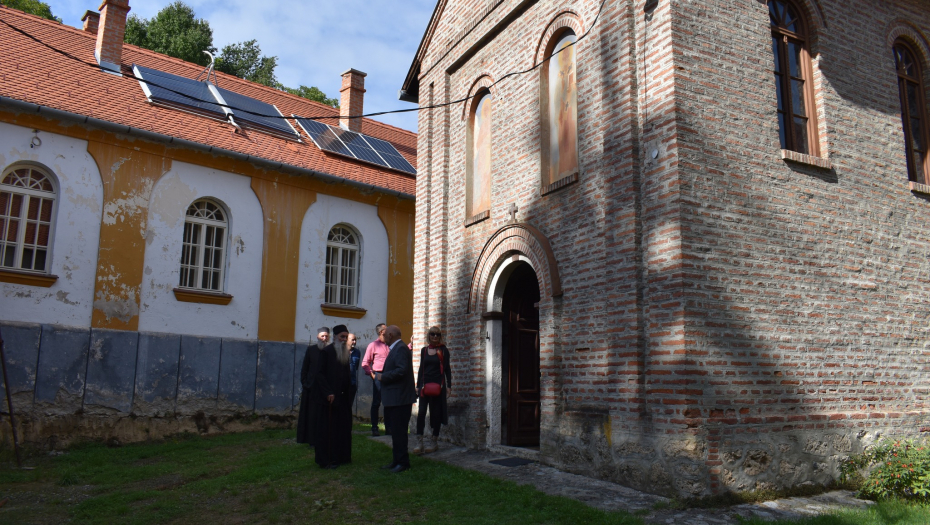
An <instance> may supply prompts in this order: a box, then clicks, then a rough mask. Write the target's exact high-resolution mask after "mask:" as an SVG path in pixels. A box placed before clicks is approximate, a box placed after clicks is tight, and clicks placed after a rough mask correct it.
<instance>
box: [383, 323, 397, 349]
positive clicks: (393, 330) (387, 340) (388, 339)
mask: <svg viewBox="0 0 930 525" xmlns="http://www.w3.org/2000/svg"><path fill="white" fill-rule="evenodd" d="M400 337H401V334H400V327H399V326H397V325H396V324H392V325H390V326H388V327H387V328H385V329H384V344H386V345H388V346H391V345H392V344H394V341H397V340H398V339H400Z"/></svg>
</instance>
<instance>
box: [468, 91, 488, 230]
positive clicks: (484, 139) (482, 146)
mask: <svg viewBox="0 0 930 525" xmlns="http://www.w3.org/2000/svg"><path fill="white" fill-rule="evenodd" d="M472 140H473V143H472V176H471V201H470V203H469V204H470V206H469V212H468V213H469V214H470V215H477V214H479V213H481V212H483V211H486V210H488V209H490V208H491V95H490V94H485V95H484V96H482V97H481V99H480V100H479V101H478V104H477V106H476V107H475V120H474V127H473V128H472Z"/></svg>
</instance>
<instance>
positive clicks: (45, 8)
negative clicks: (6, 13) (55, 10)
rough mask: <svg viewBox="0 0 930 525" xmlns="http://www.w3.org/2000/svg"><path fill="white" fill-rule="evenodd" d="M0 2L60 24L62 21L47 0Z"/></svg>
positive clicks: (10, 0)
mask: <svg viewBox="0 0 930 525" xmlns="http://www.w3.org/2000/svg"><path fill="white" fill-rule="evenodd" d="M0 4H3V5H5V6H7V7H12V8H13V9H19V10H20V11H22V12H24V13H29V14H30V15H36V16H41V17H42V18H46V19H48V20H54V21H55V22H58V23H59V24H60V23H61V19H60V18H58V17H57V16H55V15H53V14H52V8H51V7H50V6H49V5H48V4H46V3H45V2H40V1H39V0H2V1H0Z"/></svg>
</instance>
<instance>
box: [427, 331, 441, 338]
mask: <svg viewBox="0 0 930 525" xmlns="http://www.w3.org/2000/svg"><path fill="white" fill-rule="evenodd" d="M429 336H430V337H439V334H437V333H435V332H430V334H429Z"/></svg>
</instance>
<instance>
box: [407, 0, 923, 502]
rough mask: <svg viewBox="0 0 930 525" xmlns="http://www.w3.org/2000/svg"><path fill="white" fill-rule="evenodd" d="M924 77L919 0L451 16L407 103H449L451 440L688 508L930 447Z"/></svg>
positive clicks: (695, 2)
mask: <svg viewBox="0 0 930 525" xmlns="http://www.w3.org/2000/svg"><path fill="white" fill-rule="evenodd" d="M512 72H523V73H521V74H517V75H511V76H508V75H509V74H510V73H512ZM927 88H930V5H928V4H927V3H926V2H925V1H923V0H881V1H880V0H851V1H846V2H838V1H834V0H676V1H670V0H658V1H656V0H607V1H605V2H599V1H596V0H579V1H573V2H567V1H554V0H439V2H438V4H437V6H436V9H435V11H434V14H433V16H432V19H431V20H430V22H429V25H428V27H427V29H426V31H425V34H424V37H423V40H422V43H421V45H420V48H419V50H418V51H417V53H416V55H415V57H414V58H413V63H412V65H411V67H410V71H409V74H408V76H407V79H406V81H405V83H404V85H403V89H402V91H401V93H400V97H401V98H402V99H403V100H408V101H411V102H418V103H419V104H420V105H421V106H428V105H441V104H445V103H450V102H455V101H458V102H455V103H452V104H449V105H444V106H441V107H439V108H436V109H433V110H429V111H421V112H420V120H419V136H418V148H417V149H418V161H419V163H418V176H417V181H416V194H417V203H416V251H415V256H414V260H415V292H414V321H413V323H414V336H415V339H416V343H417V344H420V343H422V341H423V337H422V334H425V332H426V330H427V328H428V327H429V326H430V325H433V324H438V325H440V326H441V327H442V328H443V329H444V330H445V331H446V334H447V340H448V344H449V346H450V349H451V352H452V359H453V368H454V378H455V379H454V384H455V395H454V396H453V397H452V398H451V399H450V412H451V415H450V426H449V430H448V434H447V435H448V436H450V438H451V439H452V440H454V441H456V442H458V443H462V444H466V445H468V446H470V447H476V448H490V449H497V450H500V451H506V452H507V453H509V454H511V455H523V456H528V457H533V458H536V459H539V460H540V461H542V462H544V463H548V464H552V465H556V466H558V467H560V468H566V469H569V470H572V471H575V472H579V473H583V474H586V475H590V476H594V477H598V478H603V479H609V480H613V481H616V482H619V483H622V484H625V485H629V486H633V487H637V488H641V489H645V490H649V491H653V492H664V493H674V494H681V495H695V496H699V495H708V494H715V493H720V492H723V491H727V490H734V491H745V490H755V489H764V488H781V487H786V486H794V485H799V484H802V483H808V482H813V483H827V482H829V481H830V480H831V479H833V478H834V477H835V476H836V475H837V473H838V464H839V462H840V461H842V459H843V458H844V457H845V456H847V455H848V454H850V453H854V452H857V451H859V450H861V449H862V448H863V447H864V446H867V445H869V444H870V443H873V442H874V441H875V440H876V439H878V438H880V437H882V436H890V435H907V436H916V435H919V434H920V433H921V432H927V431H930V421H928V420H930V418H928V415H930V410H928V402H927V395H928V392H930V388H928V387H930V374H928V373H930V364H928V362H930V337H928V323H930V261H928V256H930V239H928V236H927V233H926V232H927V228H926V227H925V222H926V221H927V220H928V217H930V159H928V155H927V152H928V135H930V133H928V131H930V128H928V125H927V123H928V121H930V113H928V105H927V103H928V98H930V92H928V91H927ZM462 99H467V100H462Z"/></svg>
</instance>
